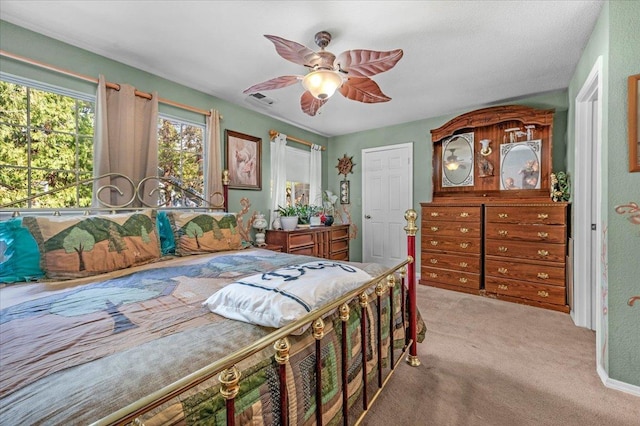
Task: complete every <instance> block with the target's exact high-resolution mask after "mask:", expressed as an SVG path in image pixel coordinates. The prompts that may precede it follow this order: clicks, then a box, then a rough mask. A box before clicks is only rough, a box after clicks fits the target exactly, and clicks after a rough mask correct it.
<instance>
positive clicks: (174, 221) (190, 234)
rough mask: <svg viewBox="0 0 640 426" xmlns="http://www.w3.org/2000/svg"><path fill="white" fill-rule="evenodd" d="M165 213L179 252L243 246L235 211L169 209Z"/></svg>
mask: <svg viewBox="0 0 640 426" xmlns="http://www.w3.org/2000/svg"><path fill="white" fill-rule="evenodd" d="M167 216H168V217H169V221H170V222H171V228H172V229H173V235H174V238H175V246H176V254H177V255H178V256H188V255H191V254H202V253H213V252H218V251H227V250H238V249H241V248H242V237H241V236H240V233H239V232H238V229H237V228H238V222H237V219H236V216H235V215H234V214H231V213H181V212H174V211H170V212H167Z"/></svg>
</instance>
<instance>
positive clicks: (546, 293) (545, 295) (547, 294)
mask: <svg viewBox="0 0 640 426" xmlns="http://www.w3.org/2000/svg"><path fill="white" fill-rule="evenodd" d="M538 296H540V297H549V292H548V291H544V290H538Z"/></svg>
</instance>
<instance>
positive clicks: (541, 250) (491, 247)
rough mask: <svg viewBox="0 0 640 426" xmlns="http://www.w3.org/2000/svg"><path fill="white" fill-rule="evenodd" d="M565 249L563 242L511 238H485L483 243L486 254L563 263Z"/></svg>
mask: <svg viewBox="0 0 640 426" xmlns="http://www.w3.org/2000/svg"><path fill="white" fill-rule="evenodd" d="M565 251H566V246H565V245H564V244H539V243H528V242H521V241H512V240H506V241H500V240H486V241H485V245H484V253H485V255H486V256H500V257H508V258H518V259H528V260H542V261H548V262H556V263H563V264H564V262H565Z"/></svg>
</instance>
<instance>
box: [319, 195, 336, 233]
mask: <svg viewBox="0 0 640 426" xmlns="http://www.w3.org/2000/svg"><path fill="white" fill-rule="evenodd" d="M336 201H338V196H337V195H334V194H333V192H331V191H329V190H328V189H325V190H324V191H323V192H322V209H323V212H322V217H323V220H322V223H324V224H325V225H326V226H331V225H333V220H334V218H333V215H334V214H335V207H334V206H335V204H336Z"/></svg>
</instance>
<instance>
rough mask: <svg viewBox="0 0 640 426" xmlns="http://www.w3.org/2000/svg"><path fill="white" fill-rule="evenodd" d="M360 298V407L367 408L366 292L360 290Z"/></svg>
mask: <svg viewBox="0 0 640 426" xmlns="http://www.w3.org/2000/svg"><path fill="white" fill-rule="evenodd" d="M359 299H360V352H361V356H362V409H363V410H365V411H367V410H368V409H369V399H368V398H367V306H368V305H369V297H368V296H367V292H366V291H365V292H362V293H361V294H360V296H359Z"/></svg>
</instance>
